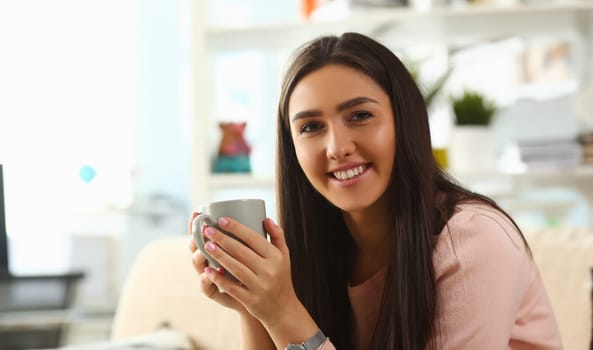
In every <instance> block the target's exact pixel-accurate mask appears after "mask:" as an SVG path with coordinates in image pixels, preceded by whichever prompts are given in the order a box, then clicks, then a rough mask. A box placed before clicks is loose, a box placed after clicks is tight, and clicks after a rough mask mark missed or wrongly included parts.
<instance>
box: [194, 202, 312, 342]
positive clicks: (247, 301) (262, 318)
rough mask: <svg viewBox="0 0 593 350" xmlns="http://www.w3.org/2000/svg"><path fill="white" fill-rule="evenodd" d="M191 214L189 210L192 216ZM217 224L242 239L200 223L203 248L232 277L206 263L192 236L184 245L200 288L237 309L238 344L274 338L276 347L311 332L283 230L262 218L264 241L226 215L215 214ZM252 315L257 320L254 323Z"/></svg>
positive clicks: (220, 301)
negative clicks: (240, 322) (239, 321)
mask: <svg viewBox="0 0 593 350" xmlns="http://www.w3.org/2000/svg"><path fill="white" fill-rule="evenodd" d="M197 215H198V214H197V213H194V214H193V215H192V221H193V218H195V216H197ZM218 225H219V226H220V227H221V228H223V229H224V230H225V231H227V232H232V233H233V235H235V236H236V237H237V238H238V239H240V240H241V241H242V242H243V243H241V242H240V241H238V240H237V239H235V238H233V237H232V236H229V235H226V234H224V233H223V232H221V231H219V230H217V229H216V228H214V227H206V226H204V227H202V234H204V235H205V236H206V237H207V238H208V240H209V241H208V243H207V244H206V245H205V248H206V250H208V254H209V255H210V256H211V257H212V258H213V259H215V260H216V261H217V262H218V263H219V264H220V265H221V266H222V267H223V268H224V269H225V270H226V271H228V272H229V273H231V274H232V275H233V276H234V277H235V278H236V279H237V280H232V279H230V278H228V277H227V276H226V275H225V274H224V273H223V271H222V270H221V271H217V270H215V269H213V268H210V267H207V262H206V258H205V257H204V255H203V254H202V253H201V252H200V251H199V250H198V249H197V245H196V243H195V242H194V241H193V239H192V242H190V250H191V251H192V252H193V263H194V267H195V269H196V271H197V272H198V273H199V274H200V280H201V287H202V290H203V291H204V293H205V294H206V295H207V296H208V297H209V298H211V299H214V300H215V301H216V302H218V303H219V304H221V305H224V306H226V307H229V308H232V309H234V310H237V311H238V312H239V313H240V314H241V316H242V317H241V319H242V320H243V321H244V323H243V324H244V325H247V326H246V327H247V328H246V329H249V330H246V331H245V332H244V331H242V333H245V334H244V335H242V336H243V340H242V342H243V344H258V345H257V346H254V347H253V348H257V349H263V348H273V347H274V344H275V347H276V348H280V349H282V348H284V347H286V345H287V344H288V343H291V342H300V341H303V340H305V339H307V338H308V337H310V336H311V334H313V333H315V331H316V330H317V329H318V327H317V325H316V324H315V321H314V320H313V319H312V318H311V316H310V315H309V313H308V311H307V310H306V309H305V307H304V306H303V304H302V303H301V302H300V301H299V299H298V298H297V296H296V293H295V291H294V288H293V285H292V277H291V273H290V256H289V252H288V247H287V246H286V241H285V239H284V232H283V230H282V229H281V228H280V227H279V226H278V225H276V224H275V223H274V222H273V221H272V220H271V219H269V218H267V219H266V220H265V221H264V228H265V230H266V231H267V232H268V233H269V235H270V242H268V240H267V239H266V238H264V237H262V236H261V235H259V234H257V232H255V231H253V230H252V229H250V228H249V227H247V226H245V225H242V224H240V223H239V222H237V221H235V220H233V219H231V218H226V217H225V218H219V220H218ZM190 231H191V223H190ZM219 291H224V292H219ZM254 320H257V321H259V322H258V324H259V325H261V326H254V323H253V322H252V321H254ZM295 325H297V326H295ZM264 328H265V329H264ZM270 337H271V338H270ZM271 341H273V343H274V344H272V343H271ZM264 344H266V346H264ZM248 347H249V346H248Z"/></svg>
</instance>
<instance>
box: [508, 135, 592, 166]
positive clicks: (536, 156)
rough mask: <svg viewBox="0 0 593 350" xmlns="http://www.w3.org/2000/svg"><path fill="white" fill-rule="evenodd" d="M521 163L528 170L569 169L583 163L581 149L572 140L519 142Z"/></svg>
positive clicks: (575, 141)
mask: <svg viewBox="0 0 593 350" xmlns="http://www.w3.org/2000/svg"><path fill="white" fill-rule="evenodd" d="M518 143H519V152H520V154H521V161H522V162H523V163H525V165H527V167H529V168H538V167H571V166H578V165H580V164H582V163H583V147H582V146H581V144H580V143H579V142H578V141H577V140H576V139H572V138H570V139H569V138H566V139H538V140H523V141H519V142H518Z"/></svg>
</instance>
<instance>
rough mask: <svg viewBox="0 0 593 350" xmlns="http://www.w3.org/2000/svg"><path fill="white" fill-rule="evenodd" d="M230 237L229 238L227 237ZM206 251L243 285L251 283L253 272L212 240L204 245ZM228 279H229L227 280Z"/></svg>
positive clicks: (253, 277)
mask: <svg viewBox="0 0 593 350" xmlns="http://www.w3.org/2000/svg"><path fill="white" fill-rule="evenodd" d="M229 239H230V238H229ZM204 247H205V249H206V250H207V251H208V254H209V255H210V256H211V257H212V258H213V259H214V260H216V261H217V262H218V264H220V265H221V266H222V267H223V268H224V269H225V270H227V271H228V272H230V273H231V274H232V275H233V276H235V278H236V279H237V280H239V282H241V283H243V284H244V285H247V286H250V285H252V284H253V281H254V279H255V277H256V276H255V273H254V272H253V271H251V270H250V269H249V268H248V267H247V266H245V265H244V264H242V263H241V262H239V261H238V260H237V259H235V258H234V257H233V256H231V255H230V254H228V253H227V252H225V251H224V249H222V248H221V247H220V246H218V245H217V244H216V243H214V242H213V241H209V242H208V243H206V245H205V246H204ZM229 281H230V280H229Z"/></svg>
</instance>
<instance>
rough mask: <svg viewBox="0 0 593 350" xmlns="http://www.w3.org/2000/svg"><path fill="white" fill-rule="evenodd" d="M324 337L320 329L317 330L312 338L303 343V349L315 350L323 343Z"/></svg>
mask: <svg viewBox="0 0 593 350" xmlns="http://www.w3.org/2000/svg"><path fill="white" fill-rule="evenodd" d="M325 339H327V338H326V336H325V335H324V334H323V332H322V331H321V329H318V330H317V332H315V334H313V336H312V337H311V338H309V339H307V340H305V341H304V342H303V345H304V346H305V349H307V350H317V349H318V348H319V347H320V346H321V345H323V343H324V342H325Z"/></svg>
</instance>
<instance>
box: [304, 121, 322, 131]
mask: <svg viewBox="0 0 593 350" xmlns="http://www.w3.org/2000/svg"><path fill="white" fill-rule="evenodd" d="M319 129H321V124H320V123H316V122H311V123H305V124H303V126H301V129H300V133H301V134H304V133H311V132H315V131H317V130H319Z"/></svg>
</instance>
